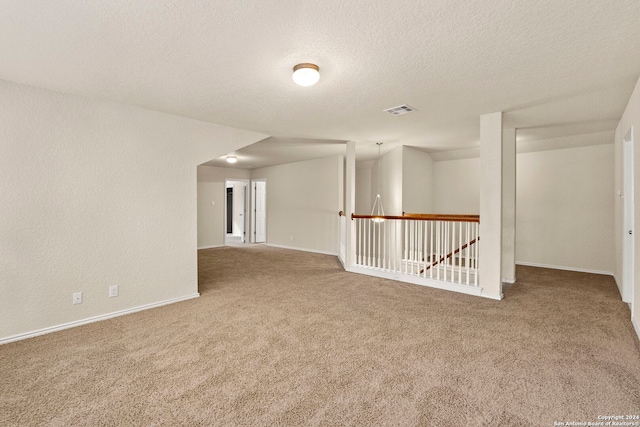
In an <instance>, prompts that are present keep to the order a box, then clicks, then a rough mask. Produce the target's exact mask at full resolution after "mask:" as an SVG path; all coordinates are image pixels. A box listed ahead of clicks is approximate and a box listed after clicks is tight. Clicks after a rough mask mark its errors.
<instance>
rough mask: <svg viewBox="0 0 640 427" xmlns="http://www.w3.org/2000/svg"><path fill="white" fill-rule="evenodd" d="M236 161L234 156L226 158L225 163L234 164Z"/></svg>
mask: <svg viewBox="0 0 640 427" xmlns="http://www.w3.org/2000/svg"><path fill="white" fill-rule="evenodd" d="M237 161H238V158H237V157H236V156H227V163H235V162H237Z"/></svg>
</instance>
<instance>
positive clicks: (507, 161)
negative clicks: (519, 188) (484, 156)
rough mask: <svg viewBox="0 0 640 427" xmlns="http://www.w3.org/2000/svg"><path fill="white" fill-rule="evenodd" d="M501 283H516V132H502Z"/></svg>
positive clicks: (505, 130) (511, 130) (509, 130)
mask: <svg viewBox="0 0 640 427" xmlns="http://www.w3.org/2000/svg"><path fill="white" fill-rule="evenodd" d="M502 282H503V283H508V284H513V283H515V282H516V130H515V129H503V131H502Z"/></svg>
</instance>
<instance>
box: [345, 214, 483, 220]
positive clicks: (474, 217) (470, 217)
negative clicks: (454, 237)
mask: <svg viewBox="0 0 640 427" xmlns="http://www.w3.org/2000/svg"><path fill="white" fill-rule="evenodd" d="M358 218H363V219H401V220H405V221H406V220H418V221H454V222H480V215H459V214H444V215H441V214H404V215H403V216H397V215H358V214H351V219H358Z"/></svg>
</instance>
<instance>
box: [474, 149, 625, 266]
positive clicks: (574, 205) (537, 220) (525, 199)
mask: <svg viewBox="0 0 640 427" xmlns="http://www.w3.org/2000/svg"><path fill="white" fill-rule="evenodd" d="M613 151H614V147H613V144H609V145H595V146H590V147H580V148H571V149H566V150H553V151H541V152H536V153H523V154H519V155H518V156H517V163H518V165H517V196H516V199H517V206H516V261H517V262H527V263H534V264H541V265H551V266H560V267H567V268H574V269H585V270H594V271H600V272H608V273H612V272H613V269H614V255H613V253H614V241H613V216H614V215H613V205H614V197H613V191H612V189H613ZM481 220H482V218H481Z"/></svg>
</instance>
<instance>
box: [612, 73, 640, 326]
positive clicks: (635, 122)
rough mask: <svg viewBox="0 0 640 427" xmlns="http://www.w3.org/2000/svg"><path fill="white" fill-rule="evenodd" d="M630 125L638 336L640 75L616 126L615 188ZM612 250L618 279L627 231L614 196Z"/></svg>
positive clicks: (620, 203)
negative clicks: (613, 250) (623, 242)
mask: <svg viewBox="0 0 640 427" xmlns="http://www.w3.org/2000/svg"><path fill="white" fill-rule="evenodd" d="M631 126H633V131H634V135H633V138H634V139H633V158H634V160H633V171H634V177H633V193H634V194H633V200H634V224H633V233H634V246H635V262H634V264H635V269H634V274H633V299H632V304H631V317H632V319H633V322H634V326H635V328H636V332H637V333H638V337H639V338H640V261H638V260H639V259H640V256H638V254H639V253H640V238H639V236H640V144H639V142H640V79H638V82H637V83H636V87H635V89H634V91H633V93H632V94H631V98H630V99H629V103H628V104H627V108H626V109H625V111H624V113H623V114H622V118H621V119H620V123H618V126H617V128H616V134H615V135H616V136H615V148H616V150H615V191H616V193H615V194H617V191H622V189H623V186H622V182H623V181H622V173H623V169H622V153H623V150H622V139H623V138H624V137H625V135H626V133H627V131H628V130H629V129H630V128H631ZM615 200H616V201H615V219H616V222H615V233H614V239H615V254H616V264H615V267H616V271H615V276H616V279H617V280H618V281H620V280H622V238H623V237H622V236H623V235H624V233H625V232H626V230H624V229H623V212H624V209H623V207H624V205H623V200H622V199H621V198H620V197H617V196H616V197H615Z"/></svg>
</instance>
